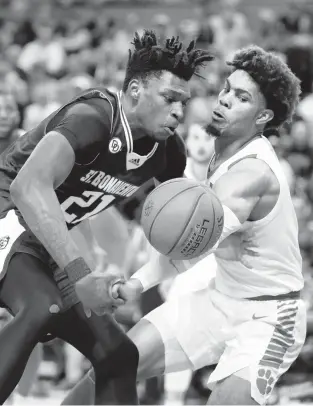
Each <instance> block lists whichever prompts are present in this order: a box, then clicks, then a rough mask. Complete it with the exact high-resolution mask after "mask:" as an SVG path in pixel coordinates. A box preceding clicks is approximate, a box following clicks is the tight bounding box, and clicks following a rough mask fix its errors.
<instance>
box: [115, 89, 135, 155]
mask: <svg viewBox="0 0 313 406" xmlns="http://www.w3.org/2000/svg"><path fill="white" fill-rule="evenodd" d="M121 94H122V92H119V93H117V99H118V106H119V110H120V115H121V123H122V126H123V129H124V133H125V139H126V144H127V152H133V136H132V132H131V130H130V127H129V124H128V121H127V118H126V116H125V113H124V110H123V106H122V100H121Z"/></svg>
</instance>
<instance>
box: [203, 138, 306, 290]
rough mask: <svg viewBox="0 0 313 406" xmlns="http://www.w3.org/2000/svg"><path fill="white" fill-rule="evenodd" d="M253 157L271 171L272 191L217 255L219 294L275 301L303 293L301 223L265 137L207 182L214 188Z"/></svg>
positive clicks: (249, 146) (223, 166)
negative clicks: (299, 292)
mask: <svg viewBox="0 0 313 406" xmlns="http://www.w3.org/2000/svg"><path fill="white" fill-rule="evenodd" d="M253 157H254V159H260V160H261V161H263V163H264V166H265V167H266V168H267V173H269V179H268V189H267V191H266V193H265V194H264V196H262V198H261V199H260V200H259V202H258V203H257V204H256V206H255V208H254V210H253V211H252V213H251V216H250V218H249V219H248V221H245V222H244V223H243V224H242V227H241V229H240V230H239V231H237V232H235V233H233V234H231V235H230V236H229V237H227V238H226V239H225V240H224V241H222V242H221V244H220V245H219V247H218V249H217V250H216V251H215V256H216V260H217V263H218V270H217V276H216V286H217V289H218V290H220V291H222V292H223V293H225V294H227V295H229V296H234V297H238V298H249V297H256V296H261V295H272V296H275V295H279V294H285V293H288V292H290V291H297V290H300V289H302V287H303V278H302V260H301V254H300V249H299V243H298V223H297V218H296V214H295V211H294V207H293V204H292V200H291V196H290V191H289V187H288V183H287V181H286V179H285V176H284V173H283V171H282V168H281V167H280V164H279V161H278V158H277V156H276V154H275V152H274V150H273V148H272V146H271V145H270V143H269V141H268V140H267V139H265V138H264V137H259V138H257V139H254V140H253V141H251V142H250V143H249V144H247V145H246V146H245V147H243V148H242V149H241V150H240V151H238V152H237V153H235V154H234V155H232V156H231V157H228V158H227V159H226V160H225V161H224V162H223V163H222V164H221V165H220V166H219V167H218V168H217V169H216V171H214V172H213V173H211V174H210V173H209V179H208V182H209V184H210V185H211V186H214V183H215V182H216V181H217V180H218V179H219V178H220V177H221V176H222V175H224V174H226V173H227V171H228V170H229V168H230V167H231V166H233V165H236V162H238V161H239V160H242V159H246V158H251V159H252V158H253ZM268 169H270V170H269V171H268ZM210 175H211V176H210ZM238 187H242V188H244V187H245V186H244V185H239V186H238Z"/></svg>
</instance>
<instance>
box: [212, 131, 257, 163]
mask: <svg viewBox="0 0 313 406" xmlns="http://www.w3.org/2000/svg"><path fill="white" fill-rule="evenodd" d="M260 135H262V132H261V131H258V132H256V133H254V134H252V135H251V134H250V135H249V136H246V137H242V138H233V137H229V136H223V135H222V136H219V137H217V138H215V143H214V149H215V154H216V156H217V157H218V156H221V155H230V156H231V155H234V154H235V153H236V152H238V151H239V150H240V149H241V148H242V147H243V146H244V145H245V144H247V143H248V142H249V141H251V140H253V139H254V138H256V137H258V136H260Z"/></svg>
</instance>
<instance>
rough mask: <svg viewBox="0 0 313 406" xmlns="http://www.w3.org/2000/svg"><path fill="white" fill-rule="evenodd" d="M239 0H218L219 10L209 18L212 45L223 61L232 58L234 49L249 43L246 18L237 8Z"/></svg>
mask: <svg viewBox="0 0 313 406" xmlns="http://www.w3.org/2000/svg"><path fill="white" fill-rule="evenodd" d="M239 2H240V0H220V2H219V5H220V10H219V12H218V13H217V14H215V15H213V16H212V17H210V18H209V24H210V26H211V28H212V31H213V38H214V42H213V46H214V48H215V49H216V50H217V51H218V52H219V54H220V57H221V59H222V60H223V61H226V60H229V59H231V58H232V54H233V53H234V52H235V50H236V49H238V48H241V47H243V46H245V45H247V44H248V43H251V42H252V41H251V39H252V33H251V31H250V29H249V25H248V21H247V18H246V16H245V15H244V14H242V13H241V12H239V11H238V10H237V7H238V5H239Z"/></svg>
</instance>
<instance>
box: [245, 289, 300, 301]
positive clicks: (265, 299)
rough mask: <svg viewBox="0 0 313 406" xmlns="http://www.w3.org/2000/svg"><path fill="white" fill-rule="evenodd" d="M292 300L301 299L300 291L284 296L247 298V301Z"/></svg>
mask: <svg viewBox="0 0 313 406" xmlns="http://www.w3.org/2000/svg"><path fill="white" fill-rule="evenodd" d="M288 299H289V300H290V299H300V290H298V291H296V292H289V293H284V294H282V295H277V296H271V295H263V296H256V297H247V298H246V300H260V301H262V300H264V301H267V300H288Z"/></svg>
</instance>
